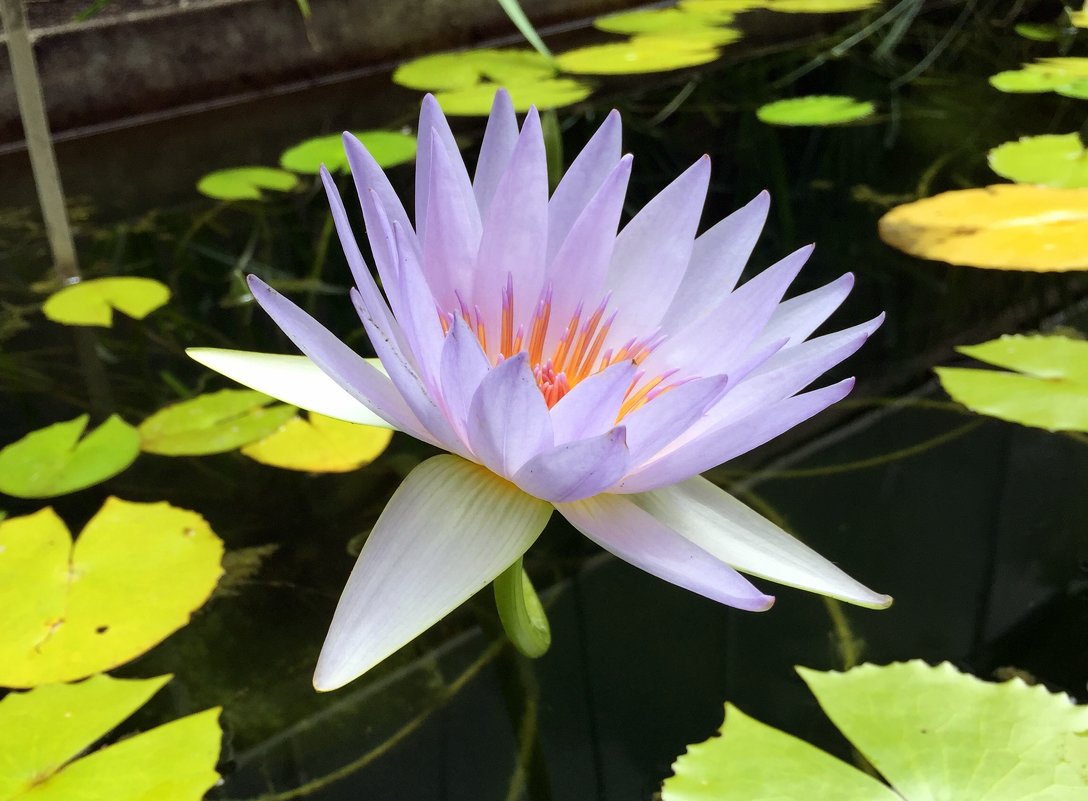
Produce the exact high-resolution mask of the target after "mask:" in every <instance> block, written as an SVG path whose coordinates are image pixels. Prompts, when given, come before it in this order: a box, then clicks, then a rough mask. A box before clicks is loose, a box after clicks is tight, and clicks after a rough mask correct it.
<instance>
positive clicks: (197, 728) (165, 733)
mask: <svg viewBox="0 0 1088 801" xmlns="http://www.w3.org/2000/svg"><path fill="white" fill-rule="evenodd" d="M169 680H170V677H169V676H159V677H158V678H154V679H114V678H111V677H109V676H94V677H93V678H90V679H87V681H84V682H80V683H79V684H54V685H50V686H47V687H39V688H37V689H36V690H32V691H30V692H28V693H12V694H10V695H8V696H7V697H5V698H4V699H3V700H2V701H0V798H2V799H4V801H23V799H25V800H26V801H39V799H40V800H41V801H106V800H107V799H108V801H148V799H158V800H159V801H182V800H183V799H192V800H193V801H195V799H198V798H203V796H204V793H205V792H207V791H208V790H210V789H211V788H212V787H213V786H214V785H215V783H216V781H218V779H219V774H218V773H216V772H215V765H216V762H217V761H218V759H219V739H220V733H219V724H218V722H217V718H218V717H219V710H218V709H208V710H206V711H204V712H198V713H197V714H195V715H189V716H188V717H184V718H180V719H178V720H174V721H171V722H169V723H166V724H163V725H162V726H159V727H157V728H154V729H151V730H150V731H147V732H143V733H141V734H138V735H136V736H134V737H128V738H126V739H123V740H120V741H119V742H117V743H115V744H113V745H109V746H106V747H105V748H101V749H99V750H97V751H91V752H90V753H88V754H85V755H83V756H80V755H81V754H84V752H85V751H87V749H89V748H91V747H92V746H94V744H95V743H96V742H97V741H98V740H100V739H101V738H102V737H103V736H105V735H106V734H107V733H109V731H110V729H112V728H114V727H115V726H117V725H118V724H119V723H121V721H123V720H124V719H125V718H127V717H128V716H129V715H131V714H132V713H133V712H135V711H136V710H137V709H139V708H140V707H141V706H143V705H144V704H145V703H146V702H147V700H148V699H149V698H151V696H153V695H154V694H155V693H156V692H158V690H159V689H160V688H161V687H162V686H163V685H164V684H166V682H168V681H169Z"/></svg>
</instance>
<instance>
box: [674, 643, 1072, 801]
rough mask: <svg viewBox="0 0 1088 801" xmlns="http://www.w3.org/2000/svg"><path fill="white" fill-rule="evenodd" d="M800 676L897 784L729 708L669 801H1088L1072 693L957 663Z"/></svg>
mask: <svg viewBox="0 0 1088 801" xmlns="http://www.w3.org/2000/svg"><path fill="white" fill-rule="evenodd" d="M797 672H798V673H800V674H801V678H802V679H804V680H805V683H806V684H808V687H809V689H810V690H811V691H812V693H813V695H815V696H816V700H817V701H819V702H820V706H821V707H822V708H823V710H824V712H825V713H826V714H827V716H828V717H829V718H831V720H832V722H833V723H834V724H835V725H836V726H837V727H838V729H839V730H840V731H841V732H842V733H843V734H844V735H845V736H846V737H847V739H849V740H850V742H851V743H852V744H853V745H854V747H855V748H857V750H858V751H859V752H860V753H861V754H862V756H864V757H865V759H866V760H868V762H869V764H871V765H872V766H873V768H875V769H876V771H877V772H878V773H879V774H880V775H881V776H882V777H883V778H884V779H885V780H886V781H887V782H888V784H884V783H882V782H881V781H880V780H879V779H877V778H874V777H873V776H870V775H869V774H867V773H863V772H862V771H860V770H858V769H857V768H854V767H852V766H850V765H847V764H846V763H844V762H840V761H839V760H838V759H835V758H834V757H832V756H830V755H828V754H827V753H825V752H823V751H821V750H820V749H818V748H816V747H814V746H812V745H809V744H808V743H806V742H805V741H803V740H800V739H797V738H796V737H793V736H791V735H789V734H786V733H785V732H781V731H778V730H777V729H774V728H772V727H770V726H767V725H765V724H763V723H760V722H759V721H757V720H755V719H754V718H751V717H749V716H747V715H745V714H744V713H743V712H741V711H740V710H739V709H737V708H736V707H735V706H733V705H732V704H726V707H725V709H726V712H725V724H724V725H723V727H722V730H721V736H720V737H712V738H711V739H709V740H707V741H706V742H705V743H699V744H696V745H692V746H690V747H689V748H688V752H687V753H686V754H684V755H682V756H681V757H680V758H679V759H677V760H676V763H675V764H674V765H673V769H674V771H675V775H674V776H673V777H671V778H669V779H667V780H666V781H665V785H664V787H663V788H662V792H661V798H662V799H663V801H712V800H713V801H753V799H766V798H802V797H803V798H806V799H810V800H811V801H928V800H929V799H934V798H958V799H982V798H985V799H987V801H1025V799H1040V800H1041V799H1054V801H1057V799H1063V801H1073V799H1084V798H1088V753H1086V752H1085V749H1084V748H1083V746H1082V745H1080V744H1079V741H1082V740H1083V739H1084V737H1085V735H1086V734H1088V707H1085V706H1076V705H1074V703H1073V701H1072V699H1070V698H1069V696H1067V695H1064V694H1062V693H1051V692H1048V691H1047V689H1046V688H1045V687H1042V686H1035V687H1032V686H1028V685H1027V684H1025V683H1024V682H1023V681H1022V680H1021V679H1018V678H1017V679H1012V680H1010V681H1007V682H1004V683H1002V684H991V683H989V682H984V681H980V680H979V679H977V678H975V677H973V676H969V675H965V674H963V673H960V672H958V671H957V670H956V669H955V668H954V667H952V665H950V664H948V663H947V662H946V663H944V664H941V665H938V666H936V667H930V666H929V665H927V664H925V663H924V662H921V661H912V662H901V663H896V664H892V665H886V666H877V665H862V666H860V667H857V668H854V669H852V670H848V671H846V672H845V673H837V672H827V673H825V672H821V671H817V670H810V669H808V668H797ZM888 785H890V787H889V786H888Z"/></svg>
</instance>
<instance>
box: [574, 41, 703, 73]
mask: <svg viewBox="0 0 1088 801" xmlns="http://www.w3.org/2000/svg"><path fill="white" fill-rule="evenodd" d="M718 56H719V52H718V49H717V48H716V47H715V46H713V45H710V44H707V43H706V42H701V41H699V40H698V39H684V38H680V37H671V36H634V37H632V38H631V39H629V40H627V41H626V42H613V43H611V44H602V45H590V46H589V47H579V48H577V49H575V50H568V51H567V52H565V53H560V54H559V55H558V56H556V62H557V63H558V64H559V68H560V69H561V70H563V71H564V72H570V73H574V74H584V75H636V74H640V73H645V72H667V71H669V70H679V69H685V68H687V67H697V66H699V65H700V64H708V63H710V62H711V61H714V60H715V59H717V58H718Z"/></svg>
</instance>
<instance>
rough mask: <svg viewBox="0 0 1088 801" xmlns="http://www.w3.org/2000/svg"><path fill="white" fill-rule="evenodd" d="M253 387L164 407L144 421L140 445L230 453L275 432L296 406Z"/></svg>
mask: <svg viewBox="0 0 1088 801" xmlns="http://www.w3.org/2000/svg"><path fill="white" fill-rule="evenodd" d="M272 403H273V399H272V398H270V397H268V396H267V395H264V394H262V393H260V392H253V391H252V390H248V389H224V390H220V391H219V392H209V393H207V394H205V395H198V396H197V397H195V398H193V399H192V400H187V401H181V402H180V403H174V404H171V405H170V406H167V407H166V408H164V409H160V410H159V411H157V412H155V414H153V415H151V416H150V417H149V418H147V419H146V420H144V421H143V422H142V423H140V426H139V428H138V431H139V432H140V448H141V449H142V450H145V451H147V452H148V453H158V454H161V455H163V456H204V455H206V454H210V453H226V452H227V451H233V450H235V449H236V448H240V447H242V446H243V445H248V444H249V443H251V442H256V441H257V440H259V439H263V438H264V437H267V436H268V435H270V434H272V433H273V432H274V431H275V430H276V429H278V428H279V427H280V426H282V425H283V424H284V423H286V422H287V421H288V420H290V419H291V418H292V417H293V416H294V414H295V409H294V407H293V406H284V405H280V404H276V405H270V404H272Z"/></svg>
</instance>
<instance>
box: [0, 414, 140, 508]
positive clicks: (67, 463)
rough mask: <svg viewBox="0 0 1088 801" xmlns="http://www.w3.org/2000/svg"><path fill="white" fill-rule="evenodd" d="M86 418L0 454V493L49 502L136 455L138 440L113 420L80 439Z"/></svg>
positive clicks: (91, 482)
mask: <svg viewBox="0 0 1088 801" xmlns="http://www.w3.org/2000/svg"><path fill="white" fill-rule="evenodd" d="M89 419H90V418H89V417H88V416H87V415H85V414H84V415H81V416H79V417H77V418H75V419H74V420H68V421H67V422H64V423H55V424H53V425H51V426H47V427H46V428H40V429H38V430H37V431H32V432H31V433H29V434H27V435H26V436H25V437H23V438H22V439H21V440H19V441H18V442H13V443H11V444H10V445H8V446H7V447H6V448H4V449H3V450H0V492H4V493H6V494H8V495H14V496H15V497H16V498H52V497H55V496H57V495H67V494H68V493H69V492H75V491H77V490H81V489H85V488H86V487H90V486H93V485H95V484H98V483H99V482H102V481H105V480H106V479H108V478H113V476H115V475H117V474H118V473H120V472H121V471H122V470H124V469H125V468H127V467H128V466H129V465H130V464H132V463H133V462H134V461H135V460H136V457H137V456H138V455H139V453H140V435H139V434H137V433H136V429H135V428H133V427H132V426H130V425H129V424H128V423H126V422H125V421H124V420H122V419H121V418H120V417H118V416H117V415H113V416H112V417H110V418H109V419H108V420H106V422H104V423H103V424H102V425H100V426H99V427H98V428H96V429H95V430H94V431H92V432H91V433H90V434H88V435H87V436H86V437H83V439H82V440H80V437H81V436H82V435H83V432H84V430H85V429H86V428H87V421H88V420H89Z"/></svg>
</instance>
